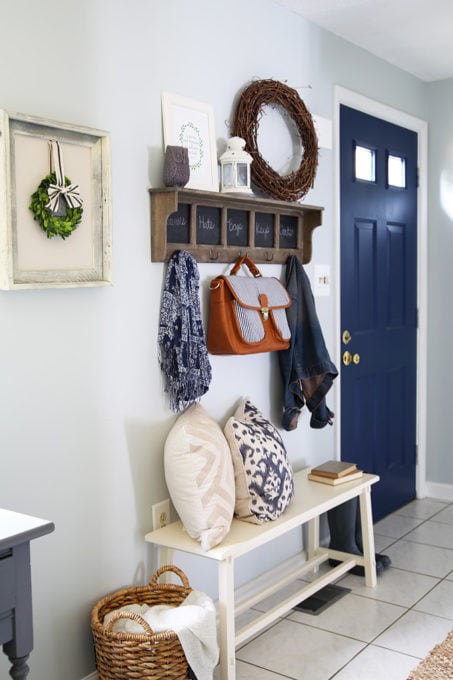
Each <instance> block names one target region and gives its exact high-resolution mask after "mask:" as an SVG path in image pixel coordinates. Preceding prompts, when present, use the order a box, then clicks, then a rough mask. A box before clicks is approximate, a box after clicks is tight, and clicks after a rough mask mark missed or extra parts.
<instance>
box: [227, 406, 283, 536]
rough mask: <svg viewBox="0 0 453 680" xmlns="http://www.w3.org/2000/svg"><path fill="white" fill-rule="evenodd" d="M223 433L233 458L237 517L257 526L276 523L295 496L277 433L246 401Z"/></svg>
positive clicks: (281, 442)
mask: <svg viewBox="0 0 453 680" xmlns="http://www.w3.org/2000/svg"><path fill="white" fill-rule="evenodd" d="M224 432H225V436H226V438H227V440H228V443H229V445H230V450H231V455H232V458H233V466H234V477H235V487H236V503H235V510H234V511H235V515H236V516H237V517H238V518H239V519H242V520H245V521H247V522H252V523H254V524H261V523H262V522H267V521H269V520H273V519H277V517H279V516H280V515H281V514H282V513H283V512H284V511H285V510H286V508H287V506H288V504H289V502H290V500H291V498H292V497H293V494H294V475H293V471H292V468H291V465H290V463H289V460H288V458H287V455H286V449H285V445H284V444H283V440H282V438H281V436H280V434H279V432H278V430H277V429H276V428H275V427H274V426H273V425H272V423H270V422H269V420H267V419H266V418H265V417H264V416H263V414H262V413H261V411H259V410H258V409H257V408H256V406H254V405H253V404H252V403H251V402H250V401H249V400H248V399H245V400H244V401H243V402H242V403H241V405H240V406H239V408H238V409H237V410H236V412H235V414H234V416H233V417H232V418H229V419H228V421H227V423H226V425H225V430H224Z"/></svg>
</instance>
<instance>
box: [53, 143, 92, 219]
mask: <svg viewBox="0 0 453 680" xmlns="http://www.w3.org/2000/svg"><path fill="white" fill-rule="evenodd" d="M49 144H50V147H51V153H52V161H53V166H54V168H55V175H56V179H57V183H56V184H49V186H48V188H47V193H48V195H49V202H48V203H47V204H46V208H48V209H49V210H50V211H51V212H53V213H55V212H57V210H58V205H59V202H60V196H61V197H62V198H64V199H65V201H66V205H67V206H68V207H69V208H80V207H81V205H82V203H83V200H82V198H81V197H80V194H79V191H78V189H79V185H78V184H68V186H65V176H64V169H63V154H62V151H61V149H60V144H59V142H57V141H56V140H50V141H49Z"/></svg>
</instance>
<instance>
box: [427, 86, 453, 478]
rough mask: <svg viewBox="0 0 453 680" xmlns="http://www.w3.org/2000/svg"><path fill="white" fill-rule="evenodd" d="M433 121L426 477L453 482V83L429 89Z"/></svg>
mask: <svg viewBox="0 0 453 680" xmlns="http://www.w3.org/2000/svg"><path fill="white" fill-rule="evenodd" d="M425 92H426V96H425V101H426V108H427V119H428V120H429V123H430V126H429V224H428V271H429V308H428V312H429V319H428V321H429V338H428V395H429V398H428V420H427V431H428V432H427V436H428V452H429V455H428V457H427V479H428V480H430V481H433V482H437V483H439V484H452V483H453V456H452V441H453V419H452V418H451V411H450V406H451V401H450V395H449V392H450V390H449V380H448V373H447V371H446V369H445V359H446V358H448V357H449V352H450V350H451V344H452V343H451V341H452V337H453V318H452V315H451V311H450V307H451V303H450V297H451V293H450V291H451V279H450V274H451V258H452V254H453V120H452V111H453V79H449V80H441V81H438V82H437V83H429V84H428V85H427V86H426V89H425Z"/></svg>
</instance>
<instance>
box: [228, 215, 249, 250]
mask: <svg viewBox="0 0 453 680" xmlns="http://www.w3.org/2000/svg"><path fill="white" fill-rule="evenodd" d="M226 230H227V245H229V246H247V245H248V242H249V217H248V212H247V211H246V210H228V212H227V224H226Z"/></svg>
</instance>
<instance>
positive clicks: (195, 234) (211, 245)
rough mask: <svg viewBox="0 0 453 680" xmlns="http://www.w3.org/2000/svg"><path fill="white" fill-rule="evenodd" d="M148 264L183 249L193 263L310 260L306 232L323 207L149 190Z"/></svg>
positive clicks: (187, 191) (310, 230)
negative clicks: (242, 258) (244, 257)
mask: <svg viewBox="0 0 453 680" xmlns="http://www.w3.org/2000/svg"><path fill="white" fill-rule="evenodd" d="M149 192H150V198H151V261H152V262H165V261H167V260H168V259H169V257H170V256H171V254H172V253H173V252H174V251H175V250H179V249H180V250H187V251H188V252H190V253H191V254H192V255H193V256H194V258H195V259H196V260H197V262H226V263H229V262H234V261H235V260H236V259H237V258H238V257H239V256H241V255H244V254H245V253H247V255H248V256H249V257H250V258H251V259H252V260H253V261H254V262H256V263H273V264H274V263H276V264H283V263H285V262H286V260H287V258H288V256H289V255H297V257H298V258H299V259H300V261H301V262H302V263H303V264H307V263H308V262H310V260H311V252H312V233H313V230H314V229H316V227H318V226H320V225H321V224H322V211H323V208H319V207H316V206H311V205H305V204H303V203H286V202H285V201H275V200H272V199H266V198H258V197H255V196H252V195H238V194H226V193H220V192H214V191H200V190H197V189H174V188H164V189H150V190H149Z"/></svg>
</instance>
